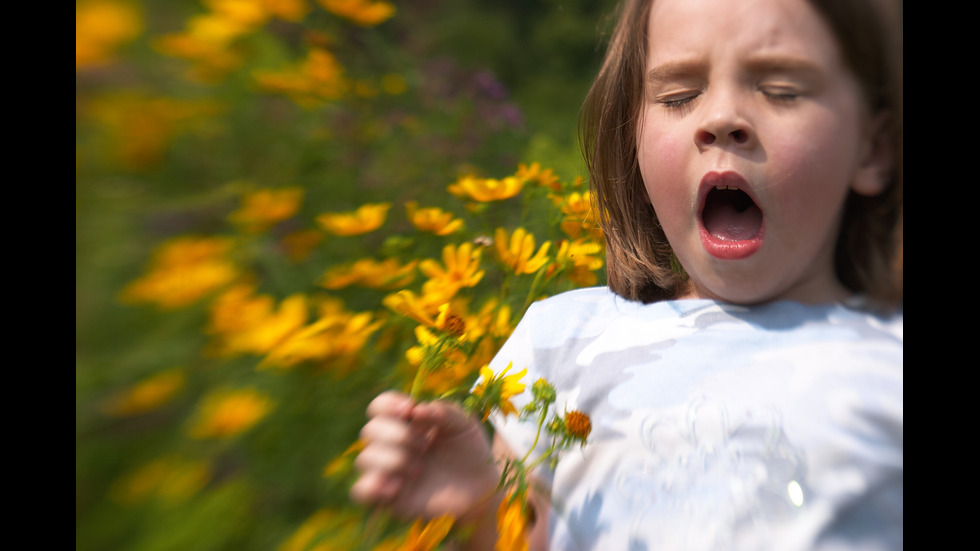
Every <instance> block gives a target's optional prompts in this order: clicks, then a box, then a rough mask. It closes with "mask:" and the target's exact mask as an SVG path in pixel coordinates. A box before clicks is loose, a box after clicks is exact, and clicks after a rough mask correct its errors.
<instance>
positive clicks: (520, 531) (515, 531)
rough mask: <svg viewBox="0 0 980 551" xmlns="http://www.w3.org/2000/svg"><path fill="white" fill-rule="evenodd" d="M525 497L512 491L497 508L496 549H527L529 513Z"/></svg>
mask: <svg viewBox="0 0 980 551" xmlns="http://www.w3.org/2000/svg"><path fill="white" fill-rule="evenodd" d="M524 502H525V497H524V496H522V495H515V493H514V492H511V493H510V494H508V495H507V497H505V498H504V499H503V500H502V501H501V502H500V507H498V508H497V544H496V545H495V546H494V550H495V551H527V549H528V542H527V515H526V514H525V513H524Z"/></svg>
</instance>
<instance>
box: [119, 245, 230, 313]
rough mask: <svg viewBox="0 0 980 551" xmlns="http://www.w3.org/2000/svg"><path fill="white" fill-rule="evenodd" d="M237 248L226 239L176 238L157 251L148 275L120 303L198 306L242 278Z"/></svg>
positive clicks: (128, 289)
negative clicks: (236, 259) (236, 260)
mask: <svg viewBox="0 0 980 551" xmlns="http://www.w3.org/2000/svg"><path fill="white" fill-rule="evenodd" d="M233 245H234V242H233V241H232V240H231V239H228V238H222V237H190V236H184V237H177V238H173V239H171V240H169V241H167V242H165V243H163V244H162V245H160V246H159V247H158V248H157V250H156V251H155V253H154V255H153V258H152V259H151V261H150V265H149V269H148V270H147V273H145V274H144V275H142V276H141V277H139V278H137V279H136V280H134V281H132V282H131V283H129V284H128V285H127V286H126V287H125V288H124V289H123V291H122V293H121V296H120V299H121V300H122V301H123V302H127V303H151V304H156V305H157V306H159V307H160V308H163V309H175V308H180V307H183V306H187V305H189V304H191V303H193V302H196V301H197V300H199V299H200V298H202V297H204V296H205V295H207V294H209V293H211V292H212V291H215V290H217V289H219V288H220V287H223V286H225V285H227V284H229V283H231V282H232V280H234V279H235V278H236V277H237V276H238V268H237V267H236V266H235V264H234V263H233V262H232V261H231V259H230V253H231V250H232V247H233Z"/></svg>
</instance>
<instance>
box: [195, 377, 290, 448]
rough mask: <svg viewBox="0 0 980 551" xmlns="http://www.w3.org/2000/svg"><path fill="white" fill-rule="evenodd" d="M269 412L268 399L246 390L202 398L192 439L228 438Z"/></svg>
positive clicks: (246, 428) (224, 391)
mask: <svg viewBox="0 0 980 551" xmlns="http://www.w3.org/2000/svg"><path fill="white" fill-rule="evenodd" d="M271 409H272V400H270V399H269V398H268V397H267V396H265V395H264V394H262V393H260V392H258V391H256V390H254V389H250V388H244V389H238V390H218V391H214V392H212V393H211V394H209V395H207V396H205V397H204V398H203V399H202V401H201V404H200V405H199V409H198V419H197V421H196V423H195V424H194V425H193V426H192V427H191V429H190V435H191V437H192V438H228V437H231V436H235V435H237V434H241V433H242V432H244V431H246V430H248V429H250V428H251V427H252V426H253V425H255V424H256V423H258V422H259V421H260V420H261V419H262V418H263V417H265V416H266V415H267V414H268V413H269V411H270V410H271Z"/></svg>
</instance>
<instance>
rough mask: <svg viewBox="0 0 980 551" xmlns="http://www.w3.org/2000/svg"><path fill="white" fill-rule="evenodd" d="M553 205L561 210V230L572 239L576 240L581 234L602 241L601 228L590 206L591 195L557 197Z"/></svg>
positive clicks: (587, 193)
mask: <svg viewBox="0 0 980 551" xmlns="http://www.w3.org/2000/svg"><path fill="white" fill-rule="evenodd" d="M555 203H556V204H557V205H558V207H559V208H560V209H561V212H562V215H563V218H562V221H561V229H562V231H563V232H565V234H567V235H568V236H569V237H571V238H572V239H578V238H579V237H581V236H582V234H583V232H584V233H585V234H587V236H589V237H591V238H592V239H595V240H597V241H602V240H603V235H602V228H601V227H600V225H599V220H598V218H597V217H596V214H595V211H594V210H593V205H592V194H591V192H589V191H586V192H584V193H579V192H572V193H570V194H568V195H566V196H564V197H557V198H556V199H555Z"/></svg>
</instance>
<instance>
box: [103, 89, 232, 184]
mask: <svg viewBox="0 0 980 551" xmlns="http://www.w3.org/2000/svg"><path fill="white" fill-rule="evenodd" d="M221 109H222V108H221V107H220V106H219V104H217V103H216V102H213V101H207V100H179V99H174V98H167V97H156V96H147V95H145V94H142V93H135V92H123V93H110V94H106V95H104V96H101V97H99V98H96V99H94V100H93V101H91V102H90V103H88V104H86V105H85V106H84V115H85V117H86V118H89V119H91V121H92V122H93V123H94V124H95V125H97V126H98V127H99V128H100V130H102V131H103V132H105V133H106V137H107V138H108V142H109V144H108V145H109V146H110V147H109V149H108V152H109V154H110V155H111V156H112V157H113V160H116V161H118V162H119V163H121V164H122V165H123V166H125V167H127V168H135V169H143V168H147V167H151V166H154V165H156V164H158V163H160V162H161V161H162V160H163V156H164V154H165V153H166V151H167V148H168V147H169V146H170V144H171V142H173V140H174V139H175V138H176V137H177V136H178V135H180V134H182V133H184V132H187V131H191V130H194V129H196V128H198V127H200V126H201V125H203V124H204V123H206V121H207V120H208V119H209V118H210V117H211V116H212V115H214V114H217V113H219V112H220V111H221Z"/></svg>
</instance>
